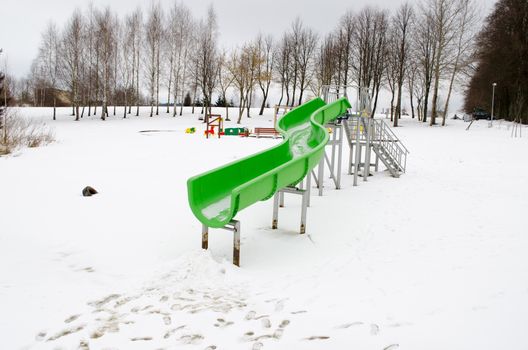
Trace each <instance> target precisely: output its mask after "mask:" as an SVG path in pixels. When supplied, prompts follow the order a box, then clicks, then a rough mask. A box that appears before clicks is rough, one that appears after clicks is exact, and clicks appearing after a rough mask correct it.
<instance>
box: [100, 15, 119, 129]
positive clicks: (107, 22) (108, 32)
mask: <svg viewBox="0 0 528 350" xmlns="http://www.w3.org/2000/svg"><path fill="white" fill-rule="evenodd" d="M96 26H97V43H98V47H99V50H100V57H101V58H100V59H101V67H100V69H101V72H100V75H101V79H102V82H103V86H102V97H103V99H102V105H101V108H102V110H101V119H102V120H106V118H107V117H108V104H109V99H110V83H111V79H112V75H113V63H114V56H115V55H114V52H115V41H116V38H115V32H114V30H115V26H116V24H115V23H114V17H113V15H112V12H111V11H110V8H109V7H107V8H106V9H105V10H104V11H102V12H99V13H98V14H97V16H96Z"/></svg>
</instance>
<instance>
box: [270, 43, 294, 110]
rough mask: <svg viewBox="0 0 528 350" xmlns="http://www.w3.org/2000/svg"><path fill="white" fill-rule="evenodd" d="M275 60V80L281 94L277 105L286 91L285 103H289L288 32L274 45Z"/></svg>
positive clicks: (289, 47)
mask: <svg viewBox="0 0 528 350" xmlns="http://www.w3.org/2000/svg"><path fill="white" fill-rule="evenodd" d="M273 55H274V56H275V57H274V62H275V81H276V82H278V83H279V84H280V86H281V96H280V100H279V105H281V104H282V101H283V99H284V93H286V98H287V99H286V105H289V103H290V95H289V91H288V87H289V85H290V61H291V57H292V55H291V46H290V38H289V35H288V34H284V35H283V36H282V39H281V41H280V42H279V44H278V45H277V46H276V47H275V52H274V53H273Z"/></svg>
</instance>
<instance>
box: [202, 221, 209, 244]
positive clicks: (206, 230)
mask: <svg viewBox="0 0 528 350" xmlns="http://www.w3.org/2000/svg"><path fill="white" fill-rule="evenodd" d="M207 248H209V227H207V226H206V225H204V224H202V249H207Z"/></svg>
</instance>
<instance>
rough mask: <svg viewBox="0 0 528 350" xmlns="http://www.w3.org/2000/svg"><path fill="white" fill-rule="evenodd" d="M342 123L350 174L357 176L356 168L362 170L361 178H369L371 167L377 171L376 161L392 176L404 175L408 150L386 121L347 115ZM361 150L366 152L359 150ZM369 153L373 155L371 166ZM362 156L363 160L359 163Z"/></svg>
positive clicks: (357, 170)
mask: <svg viewBox="0 0 528 350" xmlns="http://www.w3.org/2000/svg"><path fill="white" fill-rule="evenodd" d="M343 124H344V127H345V134H346V135H347V139H348V142H349V145H350V163H349V173H350V174H352V173H358V172H359V171H360V170H359V168H363V170H364V176H368V174H369V171H370V167H371V166H374V167H375V168H376V170H377V168H378V162H379V160H381V162H382V163H383V164H384V165H385V166H386V167H387V169H388V171H389V172H390V174H391V175H392V176H393V177H400V175H401V174H402V173H405V171H406V168H407V154H408V153H409V151H408V150H407V148H406V147H405V145H404V144H403V143H402V142H401V140H400V139H399V138H398V137H397V136H396V134H395V133H394V131H392V129H391V128H390V126H389V125H388V124H387V123H385V121H383V120H381V119H373V118H369V117H361V116H350V117H349V118H348V120H344V121H343ZM363 147H364V148H365V152H363V151H362V149H363ZM354 149H355V152H354ZM371 151H373V152H374V155H375V162H374V163H371V162H370V158H371V157H370V156H371V154H370V153H371ZM363 156H364V160H362V157H363ZM367 165H368V166H367ZM353 168H354V171H352V169H353Z"/></svg>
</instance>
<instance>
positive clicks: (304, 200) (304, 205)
mask: <svg viewBox="0 0 528 350" xmlns="http://www.w3.org/2000/svg"><path fill="white" fill-rule="evenodd" d="M309 196H310V193H309V192H308V191H305V190H303V192H302V208H301V229H300V231H301V235H303V234H305V233H306V212H307V211H308V198H309Z"/></svg>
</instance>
